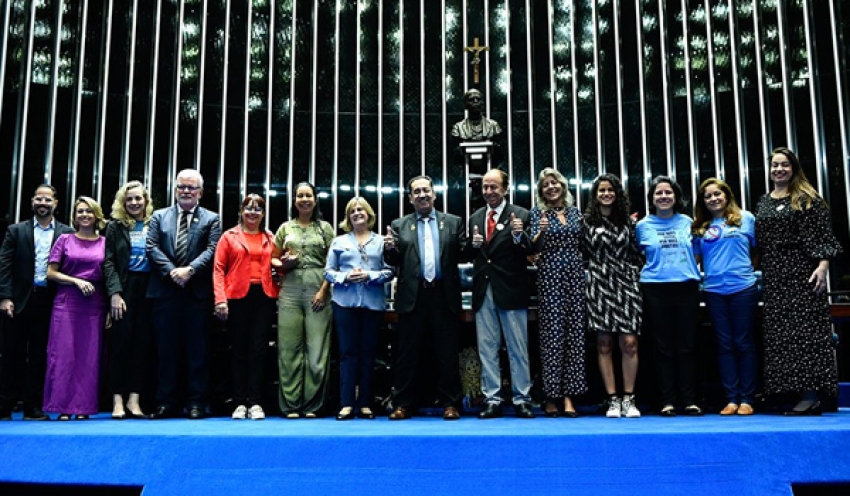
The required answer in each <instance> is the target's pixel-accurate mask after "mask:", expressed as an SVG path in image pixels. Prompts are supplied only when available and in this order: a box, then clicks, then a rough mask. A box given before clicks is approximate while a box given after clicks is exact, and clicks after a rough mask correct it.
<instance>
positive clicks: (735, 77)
mask: <svg viewBox="0 0 850 496" xmlns="http://www.w3.org/2000/svg"><path fill="white" fill-rule="evenodd" d="M726 6H727V9H729V39H730V47H731V52H732V57H731V60H730V64H731V65H732V92H733V95H732V97H733V98H734V100H735V136H736V138H737V143H738V146H737V147H736V149H737V150H738V157H737V158H738V174H739V175H740V178H741V180H740V182H739V184H738V201H739V202H740V203H741V208H743V209H744V210H747V206H748V205H749V203H750V194H749V192H750V173H749V166H748V158H747V157H748V154H747V130H746V121H745V116H744V105H743V102H742V95H741V93H742V91H741V90H742V88H741V76H740V64H741V62H740V55H739V54H738V39H739V36H740V33H739V32H738V22H737V19H738V11H737V9H736V8H735V1H734V0H727V3H726Z"/></svg>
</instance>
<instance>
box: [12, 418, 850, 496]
mask: <svg viewBox="0 0 850 496" xmlns="http://www.w3.org/2000/svg"><path fill="white" fill-rule="evenodd" d="M848 447H850V410H848V409H841V410H840V411H839V412H838V413H831V414H825V415H824V416H822V417H811V418H785V417H781V416H776V415H755V416H753V417H749V418H743V417H732V418H726V417H720V416H718V415H706V416H705V417H701V418H686V417H677V418H672V419H667V418H661V417H657V416H645V417H643V418H640V419H607V418H604V417H598V416H586V417H581V418H578V419H563V418H560V419H548V418H537V419H535V420H521V419H515V418H511V417H506V418H503V419H495V420H487V421H481V420H477V419H474V418H463V419H461V420H460V421H457V422H445V421H443V420H441V419H438V418H424V417H417V418H414V419H412V420H407V421H402V422H390V421H388V420H387V419H385V418H379V419H376V420H372V421H366V420H353V421H349V422H336V421H335V420H334V419H317V420H307V419H299V420H284V419H278V418H270V419H267V420H265V421H261V422H260V421H250V420H245V421H233V420H230V419H228V418H216V419H206V420H203V421H189V420H182V419H179V420H163V421H144V420H126V421H122V422H118V421H112V420H109V419H108V415H101V416H99V417H95V418H93V419H91V420H88V421H71V422H55V421H52V422H23V421H18V420H14V421H12V422H3V423H0V481H7V482H31V483H45V484H47V483H50V484H56V483H70V484H94V485H97V484H111V485H135V486H144V490H143V493H142V494H143V495H144V496H159V495H180V496H188V495H194V494H204V495H218V494H222V495H224V494H227V495H242V494H250V495H267V494H268V495H272V494H298V495H314V494H382V493H388V494H434V495H437V494H453V493H458V492H461V493H480V492H490V491H498V492H504V491H510V492H511V493H513V492H515V491H517V492H518V494H550V495H559V494H608V495H617V494H623V495H630V496H632V495H637V494H653V495H658V494H661V495H663V494H671V495H672V494H675V495H680V494H689V495H700V494H706V495H708V494H711V495H714V494H723V493H728V494H735V495H746V494H752V495H774V494H778V495H782V494H788V495H790V494H791V484H792V483H824V482H843V483H847V482H850V449H848Z"/></svg>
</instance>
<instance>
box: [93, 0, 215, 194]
mask: <svg viewBox="0 0 850 496" xmlns="http://www.w3.org/2000/svg"><path fill="white" fill-rule="evenodd" d="M110 1H111V0H110ZM185 16H186V0H180V7H179V9H178V14H177V26H176V29H175V42H176V44H177V47H176V49H175V51H174V81H172V88H173V92H172V95H173V96H174V101H173V102H172V111H171V135H170V139H169V143H168V147H169V148H168V151H169V154H168V157H169V158H168V181H169V183H168V185H169V186H168V191H171V185H172V182H173V181H174V176H175V175H176V172H177V170H178V164H177V149H178V146H177V145H178V143H179V142H180V105H181V103H182V94H181V89H182V85H181V84H180V83H181V80H182V72H183V24H184V23H183V19H185ZM172 196H173V195H172ZM173 201H174V199H173V198H172V202H173ZM222 210H223V209H222Z"/></svg>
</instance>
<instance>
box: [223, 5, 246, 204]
mask: <svg viewBox="0 0 850 496" xmlns="http://www.w3.org/2000/svg"><path fill="white" fill-rule="evenodd" d="M245 25H246V26H245V36H246V39H245V74H244V78H245V92H244V94H243V95H242V97H243V103H242V105H243V107H242V157H241V160H240V164H239V165H240V168H239V191H240V193H241V194H242V195H243V196H244V195H245V194H247V193H248V146H249V145H248V124H249V122H250V120H249V118H248V114H249V112H250V106H251V104H250V102H251V51H252V48H253V42H254V33H253V30H254V2H250V1H249V2H248V14H247V15H246V16H245ZM222 177H223V176H222ZM221 196H224V195H221Z"/></svg>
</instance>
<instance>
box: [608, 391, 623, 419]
mask: <svg viewBox="0 0 850 496" xmlns="http://www.w3.org/2000/svg"><path fill="white" fill-rule="evenodd" d="M605 416H606V417H608V418H620V398H618V397H616V396H612V397H611V398H609V399H608V411H607V412H605Z"/></svg>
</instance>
